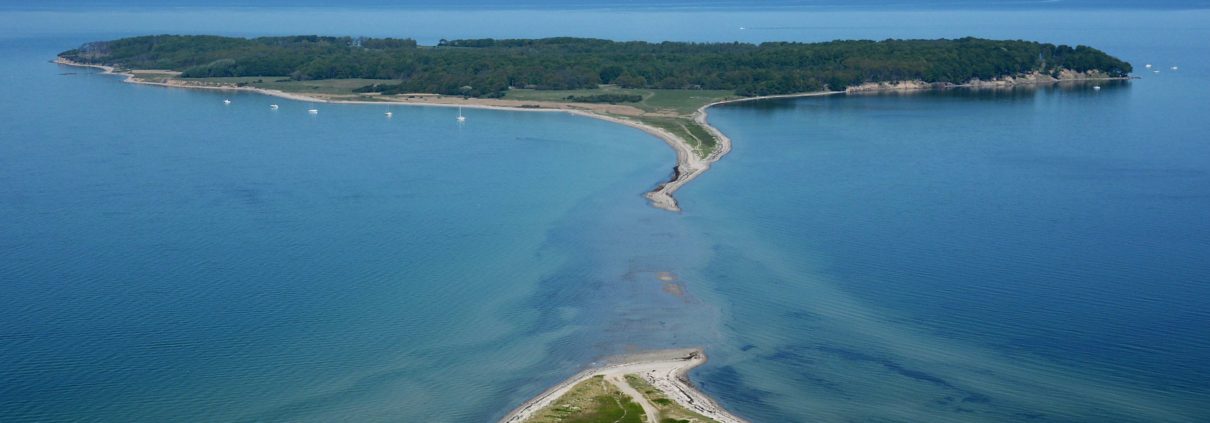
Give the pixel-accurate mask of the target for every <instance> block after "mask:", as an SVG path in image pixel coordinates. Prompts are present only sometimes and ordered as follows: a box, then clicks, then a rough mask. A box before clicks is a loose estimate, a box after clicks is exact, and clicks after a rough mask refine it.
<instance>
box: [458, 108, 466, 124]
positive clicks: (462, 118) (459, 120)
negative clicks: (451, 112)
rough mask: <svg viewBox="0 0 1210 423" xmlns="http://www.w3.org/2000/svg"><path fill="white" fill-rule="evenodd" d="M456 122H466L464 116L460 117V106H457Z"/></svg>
mask: <svg viewBox="0 0 1210 423" xmlns="http://www.w3.org/2000/svg"><path fill="white" fill-rule="evenodd" d="M458 122H466V116H462V106H458Z"/></svg>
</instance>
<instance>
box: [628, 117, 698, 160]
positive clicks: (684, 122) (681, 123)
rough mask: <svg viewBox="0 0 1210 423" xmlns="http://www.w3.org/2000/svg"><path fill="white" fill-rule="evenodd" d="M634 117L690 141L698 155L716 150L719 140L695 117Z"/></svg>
mask: <svg viewBox="0 0 1210 423" xmlns="http://www.w3.org/2000/svg"><path fill="white" fill-rule="evenodd" d="M634 119H635V120H638V121H639V122H642V123H645V124H647V125H651V126H654V127H657V128H660V129H663V130H665V131H668V132H671V133H672V135H676V136H677V137H679V138H680V139H683V140H685V141H686V142H688V143H689V145H690V146H692V147H693V149H694V150H695V151H697V153H698V155H700V156H702V157H705V156H706V155H709V154H710V153H711V152H712V151H714V147H715V146H716V145H717V144H718V140H716V139H714V136H713V135H710V131H707V130H706V128H703V127H702V126H701V125H699V124H698V123H697V122H696V121H694V120H693V119H689V118H685V117H663V116H639V117H636V118H634Z"/></svg>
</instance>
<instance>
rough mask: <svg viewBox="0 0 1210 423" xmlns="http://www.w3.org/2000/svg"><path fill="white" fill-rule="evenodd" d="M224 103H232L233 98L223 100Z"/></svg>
mask: <svg viewBox="0 0 1210 423" xmlns="http://www.w3.org/2000/svg"><path fill="white" fill-rule="evenodd" d="M223 104H231V100H223Z"/></svg>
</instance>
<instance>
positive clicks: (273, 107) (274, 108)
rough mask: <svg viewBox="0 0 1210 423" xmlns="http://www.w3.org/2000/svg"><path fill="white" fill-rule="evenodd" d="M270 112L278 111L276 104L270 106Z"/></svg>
mask: <svg viewBox="0 0 1210 423" xmlns="http://www.w3.org/2000/svg"><path fill="white" fill-rule="evenodd" d="M269 110H277V105H276V104H270V105H269Z"/></svg>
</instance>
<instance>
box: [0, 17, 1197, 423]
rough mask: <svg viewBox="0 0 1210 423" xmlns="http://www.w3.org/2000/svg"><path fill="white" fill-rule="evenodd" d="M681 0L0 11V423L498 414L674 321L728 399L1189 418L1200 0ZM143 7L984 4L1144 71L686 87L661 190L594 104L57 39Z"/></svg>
mask: <svg viewBox="0 0 1210 423" xmlns="http://www.w3.org/2000/svg"><path fill="white" fill-rule="evenodd" d="M791 6H792V5H791ZM674 9H675V10H669V9H664V8H656V9H644V10H637V11H636V10H619V9H609V8H590V9H575V10H515V9H514V10H475V11H470V12H467V11H461V10H434V9H425V10H397V9H381V8H377V9H282V10H278V9H248V8H238V9H145V8H138V9H122V8H102V9H93V10H89V11H88V12H72V11H69V10H67V9H62V10H61V9H54V8H52V9H49V10H37V11H23V10H8V9H5V11H3V12H0V28H3V29H0V54H3V55H4V57H5V58H6V60H4V61H3V62H0V98H3V99H4V100H3V101H2V102H0V117H2V118H3V119H0V421H5V422H8V421H14V422H20V421H81V420H83V421H181V420H185V421H336V420H355V421H453V422H462V421H490V420H492V419H494V418H498V417H500V416H501V415H502V414H503V413H505V412H507V411H508V409H509V408H511V407H513V406H515V405H517V404H519V403H520V402H521V401H524V400H525V399H526V398H528V397H529V396H531V395H533V394H535V393H537V392H539V391H541V390H542V389H545V388H546V387H547V386H549V385H551V384H553V383H555V382H557V381H558V380H560V379H562V378H565V377H567V376H569V375H570V374H572V373H574V372H575V371H577V370H578V369H580V368H581V367H582V366H584V365H586V364H588V363H590V362H592V361H593V360H594V359H597V358H599V357H601V356H603V355H607V354H615V353H623V352H627V351H633V350H640V349H645V348H663V347H680V346H704V347H706V348H707V352H708V354H709V355H710V356H711V359H712V360H711V361H710V362H709V363H708V364H707V365H706V366H704V367H703V368H701V369H699V370H698V371H696V372H694V373H693V375H692V378H693V379H694V381H695V382H696V383H698V384H699V385H700V386H702V388H703V389H704V390H706V391H707V392H709V393H710V394H712V395H714V396H715V397H716V398H718V399H719V400H720V402H722V403H723V404H724V405H725V406H727V407H728V408H730V409H733V410H734V411H736V412H737V413H738V414H740V415H743V416H745V417H748V418H751V419H752V420H754V421H849V420H875V421H1022V420H1036V421H1207V420H1210V408H1207V407H1206V405H1205V404H1210V382H1208V381H1210V312H1208V311H1207V310H1210V121H1208V120H1207V117H1208V116H1210V108H1208V106H1207V104H1210V103H1208V102H1207V99H1210V42H1207V41H1206V40H1210V12H1206V11H1197V10H1191V11H1190V10H1185V11H1162V10H1130V11H1112V10H1088V9H1081V10H1072V9H1055V10H1021V9H1014V10H1008V11H987V10H974V11H970V10H968V11H944V10H903V11H897V12H868V11H851V10H844V9H839V10H838V9H827V10H817V9H812V8H794V7H787V8H781V9H779V10H774V11H768V10H766V11H753V12H745V11H737V10H721V11H720V10H716V9H712V8H704V9H693V8H674ZM269 12H272V13H273V16H274V17H275V19H274V20H273V21H272V22H265V20H264V16H265V15H266V13H269ZM740 26H744V27H746V28H748V29H745V30H740V29H739V27H740ZM160 32H186V33H219V34H231V35H259V34H289V33H324V34H341V35H345V34H349V35H394V36H411V37H415V38H417V39H419V40H420V41H421V42H424V43H431V42H435V41H436V40H437V39H440V38H458V37H487V36H491V37H500V36H513V37H535V36H553V35H578V36H594V37H603V38H614V39H648V40H664V39H671V40H697V41H720V40H725V41H732V40H743V41H762V40H804V41H818V40H829V39H835V38H875V39H880V38H888V37H896V38H913V37H957V36H966V35H974V36H984V37H993V38H1025V39H1035V40H1041V41H1052V42H1062V43H1071V44H1076V43H1083V44H1089V45H1093V46H1095V47H1098V48H1101V49H1104V50H1106V51H1108V52H1110V53H1111V54H1115V55H1118V56H1119V57H1122V58H1124V59H1126V60H1129V61H1131V62H1132V63H1134V65H1135V67H1136V69H1137V70H1138V72H1137V74H1138V75H1140V76H1143V79H1141V80H1136V81H1132V82H1130V83H1122V84H1104V85H1105V86H1104V87H1103V89H1102V90H1100V91H1094V90H1093V89H1092V88H1091V87H1090V86H1088V85H1071V86H1062V87H1053V88H1043V89H1036V90H1032V89H1015V90H1007V91H986V90H985V91H970V90H953V91H947V92H930V93H920V94H914V95H862V96H837V97H827V98H809V99H799V100H786V101H769V102H761V103H751V104H743V105H731V106H725V107H720V108H717V109H713V110H712V111H711V115H710V119H711V121H712V122H713V123H714V124H715V125H716V126H718V127H719V128H720V129H722V130H723V131H724V132H726V133H727V134H729V135H730V136H731V137H732V138H733V139H734V143H735V145H734V151H733V152H732V153H731V155H729V156H728V157H727V158H726V159H725V160H723V161H722V162H720V163H719V164H718V165H716V167H715V168H714V169H713V170H712V171H711V172H710V173H709V174H707V175H705V176H703V177H702V178H700V179H698V180H696V181H695V182H694V183H692V184H690V185H689V186H688V187H686V188H685V189H684V190H682V192H681V194H680V198H681V200H682V206H683V207H684V208H685V210H686V211H685V213H683V214H679V215H678V214H672V213H666V212H662V211H659V210H655V209H652V208H650V207H648V206H647V205H646V204H645V202H644V200H643V199H642V197H641V193H642V192H643V191H645V190H646V189H648V188H650V187H652V186H653V185H654V184H655V183H656V182H657V181H659V180H660V179H661V178H664V177H666V176H667V174H668V173H669V170H670V166H671V164H672V162H673V160H674V155H673V153H672V151H671V150H670V149H668V148H667V147H666V146H665V145H664V144H663V143H662V142H660V141H659V140H657V139H655V138H653V137H650V136H648V135H646V134H644V133H642V132H640V131H637V130H634V129H630V128H626V127H622V126H618V125H613V124H609V123H606V122H601V121H596V120H592V119H587V118H581V117H574V116H568V115H564V114H555V113H521V112H497V111H481V110H467V111H466V113H467V115H468V116H469V119H468V122H467V123H466V124H464V125H459V124H457V123H456V122H455V120H454V119H453V117H454V116H455V114H456V112H454V111H453V110H451V109H448V108H405V107H397V108H395V109H393V112H394V118H392V119H386V118H385V117H384V116H383V112H384V111H386V109H385V107H383V106H364V105H329V104H316V105H312V104H307V103H303V102H293V101H286V100H282V99H275V98H270V97H263V96H258V95H252V94H225V93H220V92H201V91H185V90H174V89H164V88H158V87H146V86H136V85H131V84H123V83H121V82H120V80H119V79H118V78H115V77H112V76H106V75H100V74H97V73H96V72H95V71H91V70H82V69H73V68H64V67H59V66H57V65H54V64H51V63H48V60H50V59H51V58H53V56H54V54H55V53H57V52H59V51H62V50H65V49H67V48H71V47H74V46H76V45H79V44H80V43H82V42H86V41H92V40H97V39H108V38H113V37H118V36H124V35H133V34H145V33H160ZM1146 63H1153V64H1154V65H1155V69H1160V70H1161V73H1158V74H1156V73H1151V72H1149V71H1146V70H1145V69H1143V65H1144V64H1146ZM1171 66H1179V67H1180V70H1178V71H1172V70H1171V69H1170V67H1171ZM225 98H229V99H231V100H232V103H231V104H230V105H224V104H223V102H222V100H223V99H225ZM272 103H277V104H280V105H281V108H280V109H279V110H277V111H271V110H269V108H268V105H269V104H272ZM310 107H316V108H318V109H320V112H319V114H318V115H316V116H310V115H308V114H307V113H305V110H306V109H308V108H310ZM661 272H669V273H671V274H672V275H674V276H675V280H672V281H665V280H661V278H660V276H667V275H666V274H663V273H661ZM665 279H667V278H666V277H665Z"/></svg>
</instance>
